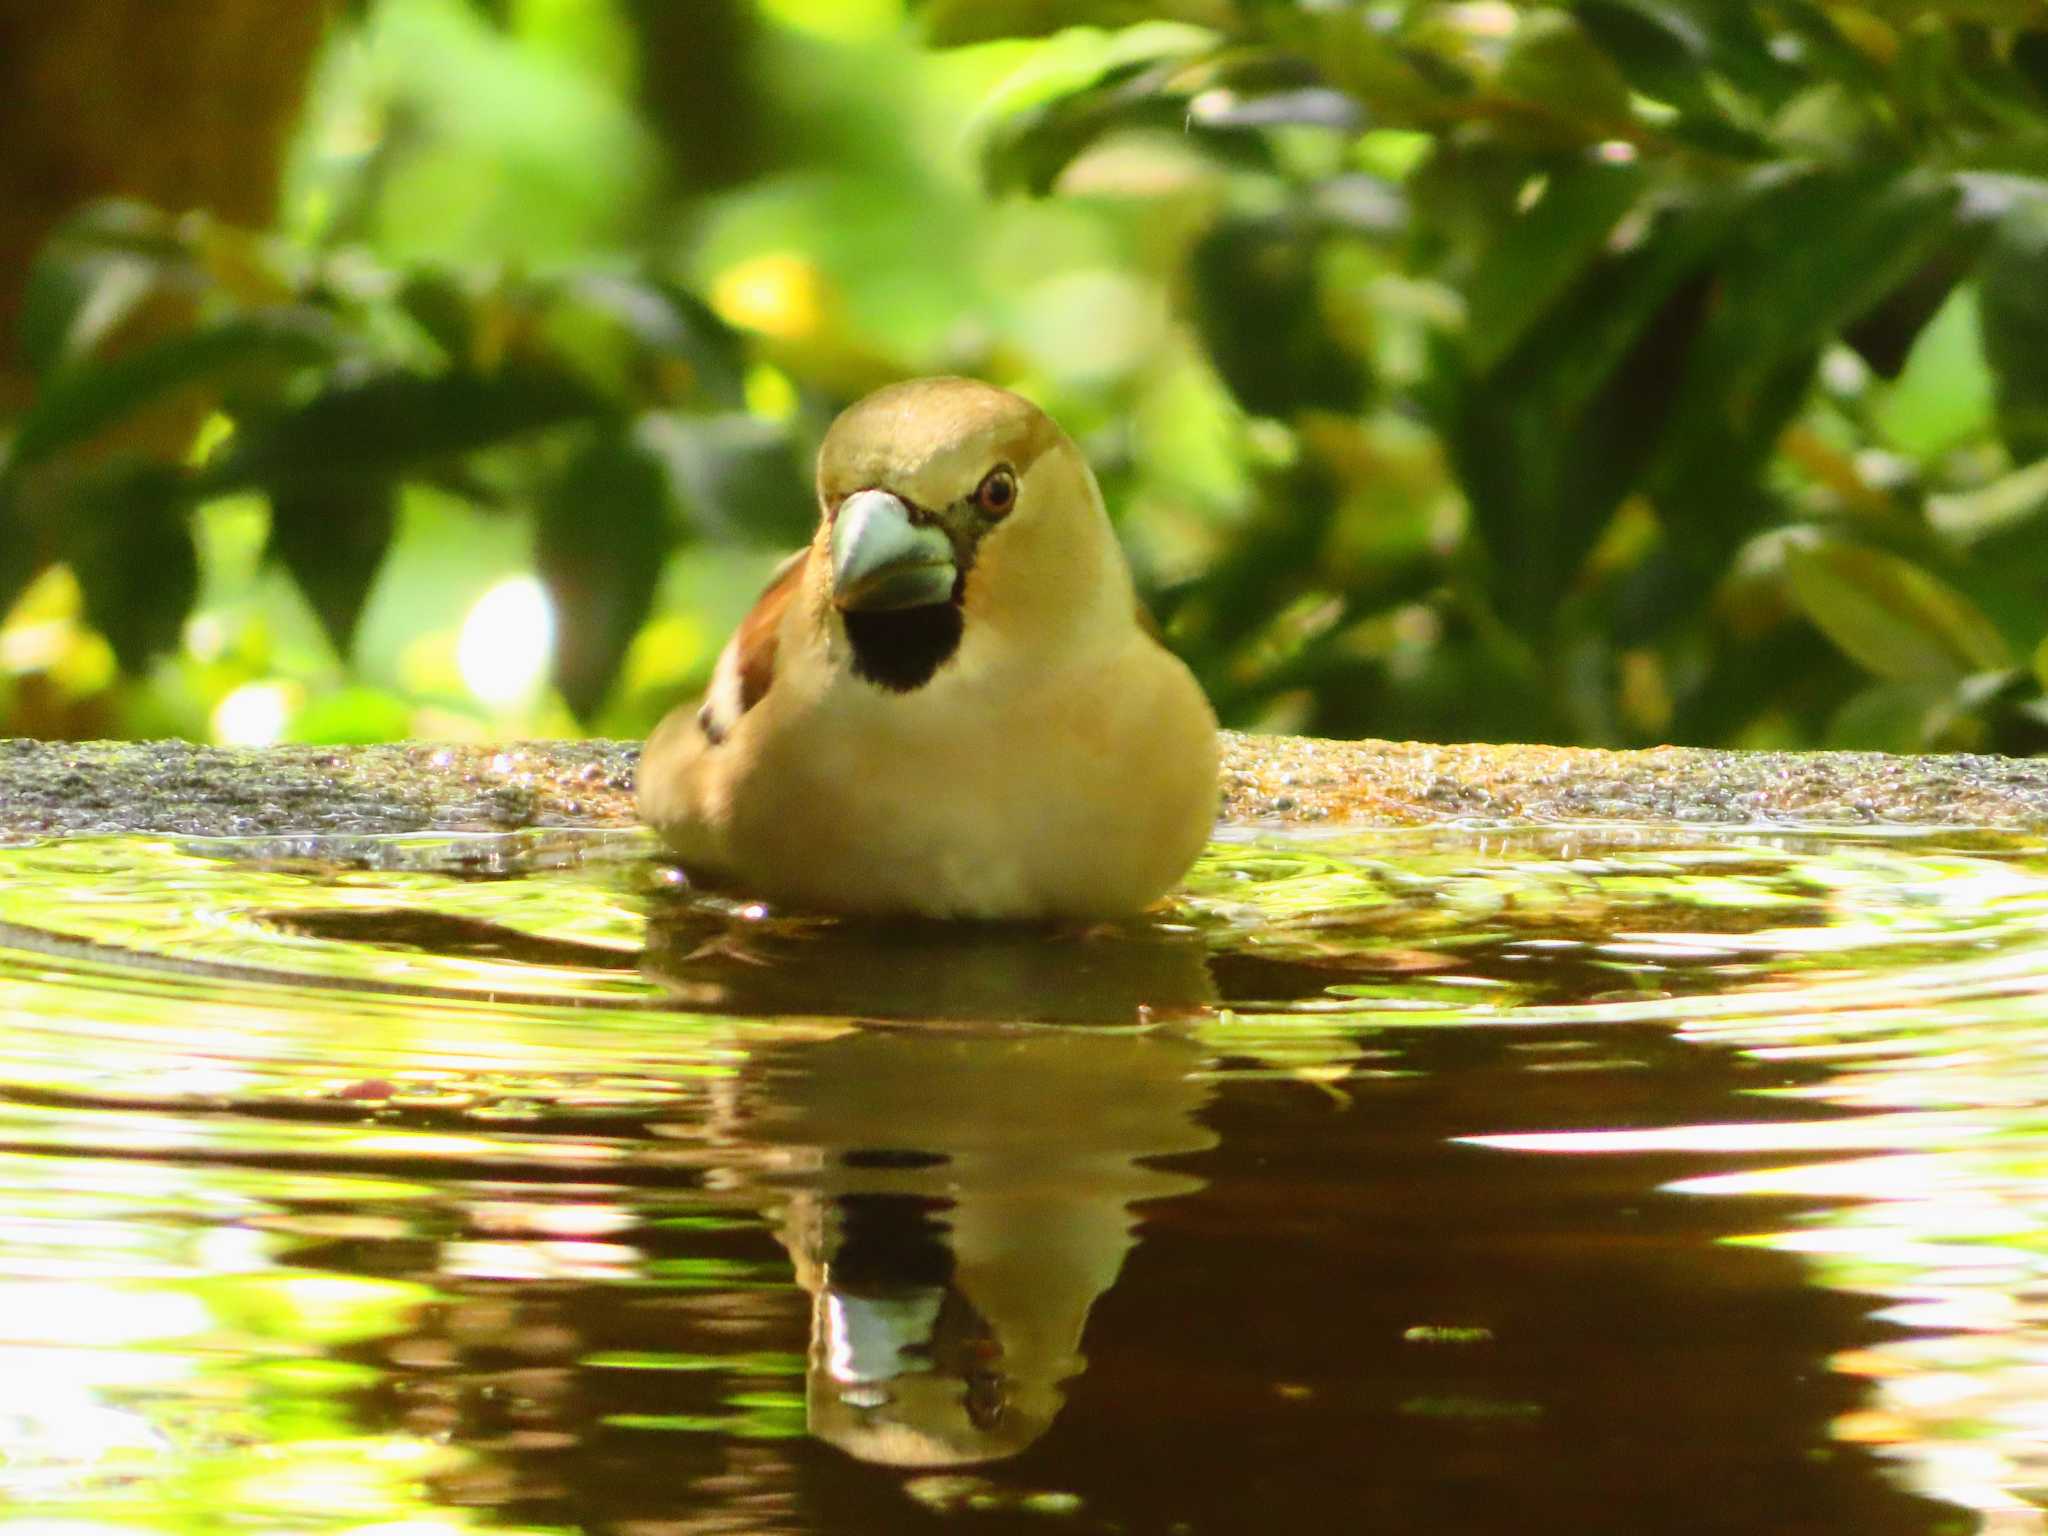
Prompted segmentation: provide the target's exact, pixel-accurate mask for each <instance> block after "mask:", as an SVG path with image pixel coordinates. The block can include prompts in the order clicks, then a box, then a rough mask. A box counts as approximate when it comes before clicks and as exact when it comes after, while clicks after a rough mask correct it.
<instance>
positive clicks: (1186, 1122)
mask: <svg viewBox="0 0 2048 1536" xmlns="http://www.w3.org/2000/svg"><path fill="white" fill-rule="evenodd" d="M657 931H658V932H659V933H660V942H658V943H656V944H651V945H650V947H649V951H648V970H649V973H650V974H652V975H655V976H657V977H658V978H659V979H661V980H662V982H663V983H664V985H667V986H669V987H671V988H672V989H673V990H674V992H675V993H676V995H677V996H678V997H679V998H683V999H690V1000H694V1001H696V1002H697V1004H698V1005H699V1006H718V1007H722V1008H736V1009H738V1010H741V1011H745V1012H750V1013H807V1014H833V1015H845V1014H848V1013H851V1014H855V1015H859V1016H863V1017H866V1018H869V1019H895V1020H922V1021H933V1022H932V1024H931V1027H898V1028H875V1027H861V1028H856V1029H853V1030H851V1031H849V1032H848V1033H846V1034H843V1035H840V1036H838V1037H836V1038H834V1039H830V1040H827V1041H823V1042H810V1043H805V1044H798V1045H792V1046H790V1047H787V1048H785V1049H782V1050H775V1049H771V1050H769V1051H768V1052H766V1053H764V1054H763V1055H762V1056H760V1057H758V1058H757V1060H756V1063H755V1064H756V1065H757V1066H759V1067H761V1068H762V1069H763V1070H762V1071H761V1072H760V1073H758V1074H756V1073H751V1072H750V1073H749V1074H748V1075H747V1077H746V1079H745V1080H744V1081H745V1085H746V1086H745V1087H744V1088H743V1089H742V1096H741V1101H740V1102H738V1103H736V1104H735V1105H734V1107H733V1112H732V1114H731V1116H730V1121H729V1131H730V1134H731V1136H732V1139H733V1141H734V1143H735V1144H736V1150H737V1151H740V1152H742V1153H743V1154H744V1155H741V1156H738V1157H736V1158H735V1159H734V1166H735V1168H738V1169H746V1170H750V1172H749V1173H748V1174H747V1175H745V1178H746V1181H747V1182H748V1183H749V1184H750V1185H752V1192H753V1193H754V1194H755V1196H756V1199H757V1203H759V1204H760V1205H761V1206H762V1208H763V1209H764V1211H766V1212H767V1213H768V1214H769V1217H770V1219H771V1220H772V1221H773V1222H774V1223H775V1225H776V1229H777V1235H778V1236H779V1237H780V1238H781V1240H782V1243H783V1246H784V1247H785V1248H787V1249H788V1250H789V1255H790V1258H791V1259H792V1261H793V1262H794V1264H795V1267H796V1278H797V1281H798V1283H799V1284H800V1285H801V1286H802V1287H803V1289H804V1290H805V1291H806V1292H807V1293H809V1295H810V1297H811V1341H810V1357H809V1368H808V1379H807V1383H806V1411H807V1416H808V1421H809V1424H810V1428H811V1431H812V1432H813V1433H814V1434H816V1435H818V1436H819V1437H821V1438H822V1439H825V1440H827V1441H830V1442H831V1443H832V1444H834V1445H837V1446H839V1447H841V1448H842V1449H844V1450H846V1451H848V1452H850V1453H851V1454H853V1455H855V1456H857V1457H859V1458H861V1459H862V1460H864V1461H872V1462H880V1463H885V1464H888V1465H892V1466H904V1467H937V1466H950V1465H958V1464H963V1463H968V1462H976V1461H988V1460H993V1459H996V1458H999V1457H1003V1456H1010V1455H1014V1454H1016V1453H1017V1452H1019V1451H1021V1450H1023V1449H1024V1448H1025V1447H1026V1446H1028V1445H1030V1444H1031V1443H1032V1442H1033V1441H1034V1440H1036V1439H1037V1438H1038V1437H1039V1436H1040V1435H1042V1434H1043V1433H1045V1431H1046V1429H1047V1428H1048V1427H1050V1425H1051V1424H1052V1421H1053V1418H1054V1416H1055V1415H1056V1414H1057V1413H1058V1412H1059V1409H1060V1404H1061V1402H1062V1400H1063V1398H1062V1383H1064V1382H1065V1381H1066V1380H1067V1379H1068V1378H1070V1377H1071V1376H1073V1375H1074V1374H1075V1373H1076V1372H1078V1371H1079V1370H1080V1369H1081V1365H1082V1357H1081V1335H1082V1332H1083V1330H1084V1329H1085V1327H1086V1325H1087V1321H1088V1309H1089V1308H1090V1307H1091V1306H1092V1305H1093V1304H1094V1302H1095V1299H1096V1298H1097V1297H1098V1296H1100V1295H1101V1294H1102V1293H1103V1292H1104V1291H1106V1290H1108V1289H1109V1287H1110V1286H1111V1285H1112V1284H1114V1283H1115V1281H1116V1277H1117V1272H1118V1270H1119V1269H1120V1268H1121V1267H1122V1264H1123V1260H1124V1255H1125V1254H1126V1253H1128V1252H1129V1251H1130V1249H1131V1247H1132V1246H1133V1244H1134V1243H1135V1242H1136V1241H1137V1237H1136V1224H1137V1219H1138V1218H1137V1216H1136V1214H1135V1213H1134V1211H1133V1209H1132V1208H1133V1206H1134V1205H1135V1204H1136V1203H1137V1202H1139V1201H1143V1200H1152V1199H1161V1198H1165V1197H1167V1196H1172V1195H1178V1194H1185V1193H1187V1192H1189V1191H1191V1190H1194V1189H1196V1188H1198V1187H1199V1181H1198V1180H1196V1179H1194V1178H1192V1177H1190V1176H1188V1175H1186V1174H1183V1173H1177V1172H1172V1171H1169V1170H1166V1169H1162V1168H1157V1167H1153V1166H1150V1165H1149V1164H1148V1162H1147V1160H1148V1159H1151V1158H1155V1157H1162V1156H1166V1155H1169V1154H1172V1153H1177V1152H1193V1151H1199V1150H1202V1149H1205V1148H1207V1147H1210V1146H1212V1145H1214V1142H1215V1138H1214V1136H1213V1135H1212V1134H1211V1133H1210V1132H1209V1131H1208V1130H1207V1129H1205V1128H1204V1127H1203V1126H1202V1125H1200V1124H1199V1123H1198V1121H1197V1119H1196V1114H1197V1112H1198V1111H1199V1110H1200V1109H1201V1107H1202V1104H1203V1101H1204V1099H1205V1098H1206V1089H1205V1088H1204V1086H1203V1085H1202V1083H1201V1082H1200V1081H1199V1080H1198V1077H1197V1073H1198V1069H1199V1067H1200V1066H1201V1063H1202V1056H1201V1053H1200V1051H1199V1050H1198V1049H1197V1048H1196V1047H1195V1046H1194V1045H1193V1044H1192V1043H1190V1042H1189V1041H1187V1040H1184V1039H1181V1038H1179V1037H1177V1036H1174V1035H1172V1034H1170V1033H1166V1032H1160V1031H1145V1032H1125V1031H1115V1032H1112V1031H1109V1030H1102V1029H1090V1028H1085V1027H1077V1026H1085V1025H1088V1024H1118V1025H1125V1026H1129V1025H1132V1024H1134V1023H1136V1022H1137V1021H1139V1020H1140V1019H1143V1018H1147V1017H1150V1018H1154V1019H1158V1018H1167V1017H1171V1016H1172V1015H1174V1014H1176V1013H1187V1012H1191V1011H1193V1010H1196V1009H1199V1008H1200V1007H1202V1006H1204V1005H1205V1004H1207V1003H1208V1002H1209V1000H1210V998H1211V995H1212V994H1211V990H1210V983H1209V973H1208V969H1207V966H1206V963H1205V958H1204V950H1203V946H1202V944H1201V942H1200V940H1199V938H1198V937H1197V936H1196V935H1194V934H1191V933H1187V932H1185V931H1180V930H1176V929H1173V928H1171V927H1168V926H1166V925H1163V924H1152V923H1143V922H1137V923H1128V924H1121V925H1117V926H1114V927H1109V928H1103V929H1097V930H1092V931H1089V932H1085V933H1074V932H1064V933H1063V932H1051V931H1047V930H1044V929H1029V928H960V927H950V928H949V927H941V926H939V925H935V924H934V925H923V926H915V925H913V926H903V925H895V926H886V927H885V926H880V925H859V924H830V925H820V926H813V927H810V928H807V929H803V928H785V927H778V926H776V925H774V924H762V923H747V922H727V923H717V922H713V921H710V920H709V919H707V917H706V916H705V914H703V913H702V912H701V911H698V912H696V913H693V914H690V915H689V916H687V917H686V918H682V919H679V920H677V921H674V922H672V923H670V924H667V925H665V926H663V927H660V928H658V930H657ZM1020 1021H1031V1023H1032V1024H1033V1025H1035V1026H1037V1027H1030V1028H1019V1027H1017V1026H1018V1025H1019V1023H1020ZM963 1026H964V1027H963ZM1061 1026H1065V1027H1061ZM752 1170H758V1172H754V1171H752Z"/></svg>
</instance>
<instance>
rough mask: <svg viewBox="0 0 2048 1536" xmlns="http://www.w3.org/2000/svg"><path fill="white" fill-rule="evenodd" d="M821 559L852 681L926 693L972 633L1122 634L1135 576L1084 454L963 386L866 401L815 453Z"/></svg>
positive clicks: (1036, 647) (1027, 408) (916, 387)
mask: <svg viewBox="0 0 2048 1536" xmlns="http://www.w3.org/2000/svg"><path fill="white" fill-rule="evenodd" d="M818 499H819V504H820V507H821V510H822V513H823V522H822V525H821V527H820V530H819V535H818V540H819V553H820V554H821V555H823V556H824V559H823V561H822V564H823V568H824V571H825V572H826V581H827V588H828V594H829V600H830V608H831V609H832V610H833V611H834V612H835V613H836V614H837V616H838V619H839V621H840V622H841V623H842V624H843V625H844V627H845V630H846V635H847V639H848V642H849V644H850V647H851V650H852V653H853V663H854V667H855V669H856V670H857V671H859V672H860V673H862V675H864V676H866V677H868V678H869V680H870V681H873V682H875V683H877V684H879V685H880V686H882V687H885V688H890V689H894V690H896V691H900V692H908V691H910V690H912V689H915V688H918V687H921V686H922V685H923V684H924V683H925V682H927V681H929V680H930V678H931V677H932V675H933V674H934V673H935V672H936V671H937V670H938V669H939V668H940V667H941V666H943V665H944V664H945V663H946V662H947V661H949V660H951V659H952V657H953V656H954V655H955V653H956V652H957V651H958V650H959V649H960V647H961V645H962V643H963V640H964V639H965V637H966V636H967V635H968V634H970V633H974V634H977V635H980V636H987V637H990V638H1000V639H1002V640H1004V641H1006V642H1009V643H1014V644H1019V645H1022V646H1025V647H1028V648H1029V650H1030V653H1032V654H1038V655H1041V656H1042V655H1043V654H1044V650H1045V648H1047V647H1052V646H1056V645H1060V644H1066V643H1072V642H1073V641H1075V640H1076V639H1078V638H1081V637H1085V636H1087V635H1088V634H1089V633H1090V631H1091V627H1092V626H1093V625H1095V624H1097V623H1114V622H1121V623H1123V624H1126V625H1127V624H1129V623H1130V620H1131V613H1132V604H1133V602H1134V598H1133V597H1132V594H1131V583H1130V575H1129V572H1128V570H1127V569H1126V567H1125V566H1124V562H1123V556H1122V554H1121V553H1120V552H1119V550H1118V549H1117V546H1116V542H1115V539H1114V537H1113V535H1112V534H1111V532H1110V528H1109V520H1108V518H1107V517H1106V515H1105V514H1104V512H1103V507H1102V495H1101V492H1100V491H1099V490H1098V489H1097V488H1096V485H1095V477H1094V476H1093V475H1092V474H1091V473H1090V472H1089V469H1088V465H1087V461H1086V460H1084V459H1083V458H1082V457H1081V453H1080V450H1079V449H1077V448H1076V447H1075V446H1074V444H1073V442H1072V441H1071V440H1070V439H1069V438H1068V437H1067V435H1066V434H1065V433H1064V432H1062V431H1061V430H1060V429H1059V427H1058V426H1057V425H1056V424H1055V423H1054V422H1053V420H1052V418H1051V417H1049V416H1047V415H1046V414H1045V413H1044V412H1043V411H1041V410H1039V409H1038V407H1037V406H1035V405H1033V404H1032V403H1031V402H1030V401H1028V400H1025V399H1023V398H1021V397H1020V396H1017V395H1013V394H1011V393H1009V392H1008V391H1007V390H1002V389H997V388H995V387H994V386H992V385H988V384H983V383H980V382H978V381H976V380H973V379H960V378H936V379H914V380H911V381H910V382H908V383H903V384H895V385H891V386H890V387H888V388H886V389H882V390H879V391H877V392H876V393H874V394H872V395H869V396H868V397H867V398H866V399H865V400H862V401H861V402H860V403H859V404H857V405H855V406H853V407H851V408H850V409H849V410H847V411H846V412H845V413H844V414H843V415H841V416H840V417H839V419H838V420H837V421H836V422H834V423H833V424H832V428H831V430H830V431H829V432H828V433H826V435H825V442H824V445H823V446H822V447H821V448H820V450H819V453H818Z"/></svg>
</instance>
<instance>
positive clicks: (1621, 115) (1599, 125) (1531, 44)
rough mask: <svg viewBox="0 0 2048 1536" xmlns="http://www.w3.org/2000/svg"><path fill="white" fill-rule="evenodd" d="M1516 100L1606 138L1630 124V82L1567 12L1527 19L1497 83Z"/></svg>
mask: <svg viewBox="0 0 2048 1536" xmlns="http://www.w3.org/2000/svg"><path fill="white" fill-rule="evenodd" d="M1496 83H1497V84H1498V86H1499V88H1500V89H1501V90H1503V91H1505V92H1507V93H1508V94H1509V95H1511V96H1516V97H1519V98H1521V99H1522V100H1524V101H1529V102H1534V103H1537V104H1539V105H1541V106H1543V107H1545V108H1547V109H1548V110H1549V111H1550V112H1552V113H1553V114H1555V115H1556V116H1557V117H1559V118H1561V119H1562V120H1564V121H1565V122H1568V123H1572V124H1575V125H1578V126H1581V127H1583V128H1584V129H1586V130H1587V132H1588V133H1589V134H1590V135H1591V136H1593V137H1605V136H1606V135H1607V134H1609V133H1611V132H1612V131H1613V130H1614V129H1615V128H1617V127H1621V126H1624V125H1626V124H1627V123H1628V121H1629V103H1628V82H1627V81H1626V80H1624V79H1623V78H1622V76H1621V71H1620V70H1618V69H1616V68H1615V67H1614V64H1613V62H1612V61H1611V60H1610V59H1609V58H1608V56H1607V55H1606V54H1605V53H1603V52H1602V51H1601V50H1600V48H1599V47H1598V46H1596V45H1595V43H1594V41H1593V39H1592V38H1591V37H1589V36H1588V35H1587V33H1586V31H1585V29H1584V28H1582V27H1581V26H1580V25H1579V23H1578V22H1577V21H1575V20H1574V19H1573V18H1572V17H1571V16H1569V15H1567V14H1565V13H1564V12H1563V11H1551V10H1531V11H1524V12H1523V13H1522V18H1521V20H1520V21H1519V22H1518V23H1517V24H1516V26H1515V30H1514V33H1513V35H1512V36H1511V37H1510V38H1509V39H1508V47H1507V53H1506V55H1505V56H1504V57H1503V58H1502V60H1501V66H1500V74H1499V76H1498V77H1497V82H1496Z"/></svg>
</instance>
